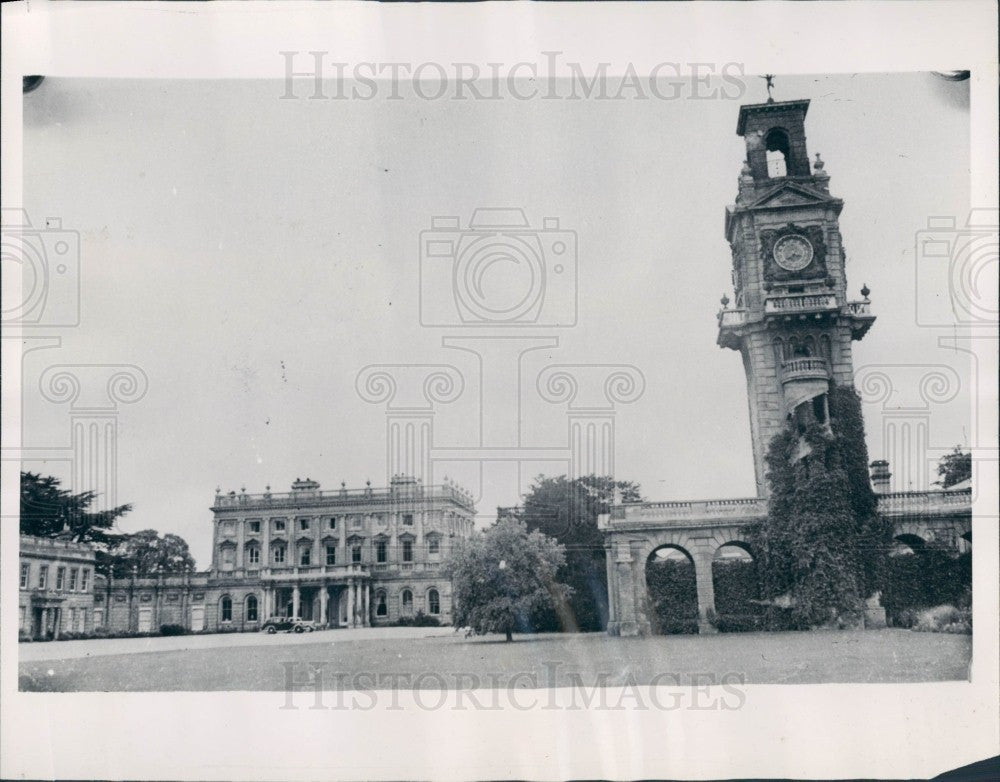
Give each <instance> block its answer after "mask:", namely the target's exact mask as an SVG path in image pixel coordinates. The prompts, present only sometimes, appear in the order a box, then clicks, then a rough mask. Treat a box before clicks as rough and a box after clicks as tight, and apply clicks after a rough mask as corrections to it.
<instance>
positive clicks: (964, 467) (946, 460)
mask: <svg viewBox="0 0 1000 782" xmlns="http://www.w3.org/2000/svg"><path fill="white" fill-rule="evenodd" d="M937 472H938V475H939V476H940V478H941V480H939V481H935V482H934V484H935V485H936V486H940V487H941V488H942V489H947V488H948V487H950V486H954V485H955V484H956V483H961V482H962V481H967V480H969V479H971V478H972V452H971V451H966V452H963V451H962V446H960V445H956V446H955V450H953V451H952V452H951V453H946V454H945V455H944V456H942V457H941V459H940V461H938V466H937Z"/></svg>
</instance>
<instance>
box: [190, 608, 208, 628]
mask: <svg viewBox="0 0 1000 782" xmlns="http://www.w3.org/2000/svg"><path fill="white" fill-rule="evenodd" d="M204 629H205V607H204V606H191V632H192V633H200V632H201V631H202V630H204Z"/></svg>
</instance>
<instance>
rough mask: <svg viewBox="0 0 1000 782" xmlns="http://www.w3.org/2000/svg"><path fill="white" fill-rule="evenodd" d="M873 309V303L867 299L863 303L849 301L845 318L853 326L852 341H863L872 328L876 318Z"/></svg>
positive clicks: (845, 308) (845, 309) (845, 306)
mask: <svg viewBox="0 0 1000 782" xmlns="http://www.w3.org/2000/svg"><path fill="white" fill-rule="evenodd" d="M866 292H867V291H863V293H866ZM871 308H872V303H871V302H870V301H869V300H868V298H867V297H866V298H865V299H864V300H863V301H849V302H847V304H845V305H844V316H845V318H846V319H847V320H848V321H849V322H850V324H851V339H861V338H862V337H864V335H865V334H867V333H868V329H870V328H871V327H872V324H873V323H874V322H875V316H874V315H872V312H871Z"/></svg>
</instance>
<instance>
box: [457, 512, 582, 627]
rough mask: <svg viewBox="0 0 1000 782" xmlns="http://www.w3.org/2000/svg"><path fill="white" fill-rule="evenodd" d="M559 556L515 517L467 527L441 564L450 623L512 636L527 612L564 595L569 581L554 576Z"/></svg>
mask: <svg viewBox="0 0 1000 782" xmlns="http://www.w3.org/2000/svg"><path fill="white" fill-rule="evenodd" d="M564 561H565V556H564V549H563V547H562V546H560V545H559V544H558V543H557V542H556V541H555V540H553V539H552V538H550V537H548V536H546V535H543V534H542V533H540V532H537V531H536V532H528V528H527V525H525V523H524V522H523V521H521V520H519V519H516V518H504V519H500V520H498V521H497V522H496V523H495V524H493V526H491V527H490V528H489V529H487V530H484V531H481V532H475V533H473V535H472V537H470V538H469V539H467V540H466V541H463V542H461V543H460V544H459V546H458V548H456V550H455V551H454V552H453V553H452V555H451V556H450V557H449V559H448V561H447V562H446V563H445V565H444V569H443V570H444V574H445V575H446V576H447V577H448V578H450V579H451V582H452V595H453V597H454V601H453V602H454V608H453V611H452V615H453V622H454V625H455V626H456V627H468V628H469V631H470V632H471V633H473V634H485V633H503V634H504V635H505V636H506V638H507V640H508V641H510V640H512V639H513V633H514V632H515V631H519V630H522V629H525V627H526V626H527V620H528V617H530V616H531V614H532V613H534V612H536V611H538V610H539V608H541V607H544V606H546V605H555V604H560V603H562V602H565V600H566V599H567V598H568V597H569V592H570V589H569V587H568V586H566V585H565V584H561V583H559V582H558V581H557V580H556V571H557V570H558V569H559V567H560V566H561V565H562V564H563V562H564Z"/></svg>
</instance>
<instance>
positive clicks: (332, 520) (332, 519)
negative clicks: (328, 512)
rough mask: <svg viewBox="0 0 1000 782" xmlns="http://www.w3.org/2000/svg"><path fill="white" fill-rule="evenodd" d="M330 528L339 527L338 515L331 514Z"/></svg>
mask: <svg viewBox="0 0 1000 782" xmlns="http://www.w3.org/2000/svg"><path fill="white" fill-rule="evenodd" d="M330 529H337V517H336V516H331V517H330Z"/></svg>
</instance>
